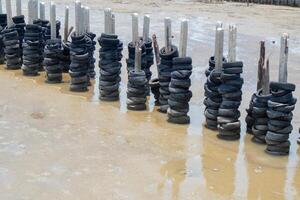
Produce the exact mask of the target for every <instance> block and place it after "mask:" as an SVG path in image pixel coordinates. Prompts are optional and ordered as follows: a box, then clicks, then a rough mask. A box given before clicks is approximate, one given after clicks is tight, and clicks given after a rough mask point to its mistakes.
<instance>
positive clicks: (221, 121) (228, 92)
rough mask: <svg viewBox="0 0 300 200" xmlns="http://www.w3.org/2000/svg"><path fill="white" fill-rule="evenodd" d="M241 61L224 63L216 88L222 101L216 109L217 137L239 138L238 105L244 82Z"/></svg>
mask: <svg viewBox="0 0 300 200" xmlns="http://www.w3.org/2000/svg"><path fill="white" fill-rule="evenodd" d="M242 72H243V63H242V62H231V63H224V64H223V69H222V73H221V76H220V80H221V82H222V83H221V85H220V86H219V88H218V91H219V93H220V94H221V95H222V102H221V104H220V108H219V110H218V131H219V134H218V138H220V139H224V140H237V139H239V138H240V132H241V123H240V120H239V117H240V115H241V114H240V111H239V106H240V105H241V100H242V91H241V89H242V86H243V83H244V80H243V78H242V77H241V73H242Z"/></svg>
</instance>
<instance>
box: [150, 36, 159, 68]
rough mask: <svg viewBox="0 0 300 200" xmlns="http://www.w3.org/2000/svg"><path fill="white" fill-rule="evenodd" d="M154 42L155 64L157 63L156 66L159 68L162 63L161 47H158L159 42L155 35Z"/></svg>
mask: <svg viewBox="0 0 300 200" xmlns="http://www.w3.org/2000/svg"><path fill="white" fill-rule="evenodd" d="M152 42H153V48H154V55H155V62H156V66H158V65H159V63H160V57H159V46H158V42H157V39H156V35H155V34H153V35H152Z"/></svg>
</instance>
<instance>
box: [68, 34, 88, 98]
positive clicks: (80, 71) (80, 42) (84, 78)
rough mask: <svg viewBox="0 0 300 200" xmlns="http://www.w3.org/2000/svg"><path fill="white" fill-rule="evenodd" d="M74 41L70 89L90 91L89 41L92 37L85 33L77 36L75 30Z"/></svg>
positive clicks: (71, 56) (71, 49)
mask: <svg viewBox="0 0 300 200" xmlns="http://www.w3.org/2000/svg"><path fill="white" fill-rule="evenodd" d="M71 38H72V42H71V45H70V58H71V64H70V70H69V74H70V76H71V81H70V90H71V91H73V92H86V91H88V84H89V78H88V74H87V73H88V67H89V63H90V60H89V53H88V49H87V45H86V44H87V43H88V42H90V38H89V37H87V36H86V35H85V34H84V35H80V36H76V35H75V32H74V33H73V34H72V35H71Z"/></svg>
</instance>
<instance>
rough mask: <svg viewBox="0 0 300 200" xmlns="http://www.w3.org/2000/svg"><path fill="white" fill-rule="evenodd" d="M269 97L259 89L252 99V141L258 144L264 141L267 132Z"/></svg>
mask: <svg viewBox="0 0 300 200" xmlns="http://www.w3.org/2000/svg"><path fill="white" fill-rule="evenodd" d="M270 97H271V96H270V95H269V94H267V95H263V94H262V90H259V91H258V92H257V93H256V94H254V97H253V101H252V113H251V114H252V117H253V125H252V134H253V138H252V141H253V142H256V143H259V144H265V143H266V140H265V137H266V134H267V132H268V116H267V108H268V100H269V99H270Z"/></svg>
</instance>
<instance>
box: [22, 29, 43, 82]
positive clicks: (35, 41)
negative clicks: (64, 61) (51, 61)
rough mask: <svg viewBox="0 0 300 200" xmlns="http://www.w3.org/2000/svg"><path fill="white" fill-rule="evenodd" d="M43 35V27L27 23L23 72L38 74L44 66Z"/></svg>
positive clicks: (29, 74)
mask: <svg viewBox="0 0 300 200" xmlns="http://www.w3.org/2000/svg"><path fill="white" fill-rule="evenodd" d="M43 51H44V49H43V37H42V27H41V26H39V25H36V24H27V25H26V30H25V36H24V42H23V66H22V70H23V74H24V75H25V76H37V75H39V71H40V70H41V69H42V68H43V59H44V57H43Z"/></svg>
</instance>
